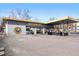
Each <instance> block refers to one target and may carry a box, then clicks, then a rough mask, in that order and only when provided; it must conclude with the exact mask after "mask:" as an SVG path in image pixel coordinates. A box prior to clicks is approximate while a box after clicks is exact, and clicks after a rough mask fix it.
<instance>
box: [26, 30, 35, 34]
mask: <svg viewBox="0 0 79 59" xmlns="http://www.w3.org/2000/svg"><path fill="white" fill-rule="evenodd" d="M26 34H34V32H33V31H32V30H28V31H26Z"/></svg>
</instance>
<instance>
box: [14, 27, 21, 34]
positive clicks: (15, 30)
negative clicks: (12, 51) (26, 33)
mask: <svg viewBox="0 0 79 59" xmlns="http://www.w3.org/2000/svg"><path fill="white" fill-rule="evenodd" d="M21 31H22V30H21V28H20V27H15V28H14V32H15V33H16V34H20V33H21Z"/></svg>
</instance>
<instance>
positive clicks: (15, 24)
mask: <svg viewBox="0 0 79 59" xmlns="http://www.w3.org/2000/svg"><path fill="white" fill-rule="evenodd" d="M3 24H4V25H5V30H4V31H5V32H6V34H27V33H26V31H27V29H28V28H30V29H31V30H32V31H33V32H34V34H37V30H42V33H43V34H45V30H49V29H53V31H59V30H61V29H62V30H63V31H64V30H67V31H68V32H79V20H78V19H74V18H71V17H69V16H66V17H64V18H59V19H55V20H52V21H49V22H43V23H42V22H35V21H32V20H18V19H13V18H3Z"/></svg>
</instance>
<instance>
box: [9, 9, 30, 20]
mask: <svg viewBox="0 0 79 59" xmlns="http://www.w3.org/2000/svg"><path fill="white" fill-rule="evenodd" d="M29 12H30V11H29V10H28V9H24V10H22V9H15V10H11V12H10V13H11V14H10V17H12V18H20V19H26V20H29V19H31V17H30V15H29Z"/></svg>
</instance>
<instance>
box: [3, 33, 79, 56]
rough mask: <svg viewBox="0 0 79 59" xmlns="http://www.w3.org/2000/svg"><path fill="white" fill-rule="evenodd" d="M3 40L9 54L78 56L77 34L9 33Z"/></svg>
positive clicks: (78, 40)
mask: <svg viewBox="0 0 79 59" xmlns="http://www.w3.org/2000/svg"><path fill="white" fill-rule="evenodd" d="M3 42H4V44H3V45H4V46H5V48H6V51H5V55H9V56H72V55H73V56H79V34H77V35H69V36H57V35H17V36H13V35H9V36H8V37H6V38H5V39H4V40H3Z"/></svg>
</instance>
